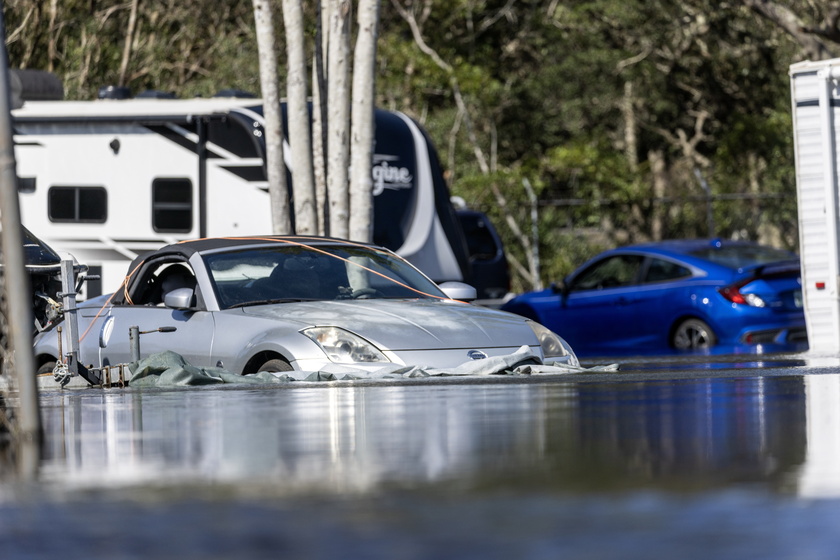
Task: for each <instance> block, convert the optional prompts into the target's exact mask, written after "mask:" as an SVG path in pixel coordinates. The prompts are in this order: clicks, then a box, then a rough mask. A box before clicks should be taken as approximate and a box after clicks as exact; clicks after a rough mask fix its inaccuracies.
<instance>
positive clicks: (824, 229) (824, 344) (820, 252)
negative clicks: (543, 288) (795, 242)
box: [790, 59, 840, 354]
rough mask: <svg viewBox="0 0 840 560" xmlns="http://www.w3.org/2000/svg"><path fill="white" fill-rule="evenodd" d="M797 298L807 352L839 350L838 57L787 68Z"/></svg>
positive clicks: (839, 191)
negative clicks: (795, 204) (796, 216)
mask: <svg viewBox="0 0 840 560" xmlns="http://www.w3.org/2000/svg"><path fill="white" fill-rule="evenodd" d="M790 79H791V96H792V108H793V140H794V154H795V161H796V194H797V202H798V212H799V248H800V256H801V262H802V296H803V303H804V307H805V323H806V328H807V329H808V346H809V349H810V350H811V351H812V352H814V351H815V352H823V353H832V354H835V353H837V352H838V351H840V295H838V291H840V221H838V208H839V207H838V199H840V183H838V164H840V150H839V148H840V146H838V140H840V138H838V130H840V59H834V60H821V61H817V62H810V61H806V62H800V63H797V64H793V65H792V66H791V67H790Z"/></svg>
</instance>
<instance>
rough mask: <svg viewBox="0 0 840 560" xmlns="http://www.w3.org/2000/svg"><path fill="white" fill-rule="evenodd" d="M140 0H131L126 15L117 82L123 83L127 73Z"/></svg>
mask: <svg viewBox="0 0 840 560" xmlns="http://www.w3.org/2000/svg"><path fill="white" fill-rule="evenodd" d="M139 3H140V0H132V1H131V11H130V12H129V16H128V28H127V29H126V30H125V46H124V47H123V54H122V62H121V63H120V79H119V82H118V84H119V85H121V86H124V85H125V75H126V74H127V73H128V63H129V61H130V60H131V49H132V48H133V46H134V45H133V43H134V30H135V28H136V27H137V5H138V4H139Z"/></svg>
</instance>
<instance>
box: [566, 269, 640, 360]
mask: <svg viewBox="0 0 840 560" xmlns="http://www.w3.org/2000/svg"><path fill="white" fill-rule="evenodd" d="M643 261H644V257H642V256H641V255H635V254H619V255H612V256H608V257H606V258H604V259H601V260H599V261H597V262H595V263H593V264H591V265H589V266H588V267H587V268H585V269H584V270H583V271H581V272H580V273H579V274H577V275H575V276H574V277H573V278H572V279H571V280H570V281H569V283H568V285H567V286H566V287H565V289H564V295H563V297H561V300H560V304H559V306H557V308H556V309H555V313H556V315H557V316H556V318H554V319H555V320H554V321H552V323H555V324H558V325H562V327H563V328H562V329H559V330H558V333H560V334H561V335H562V336H563V337H564V338H566V339H567V340H568V341H569V343H570V344H571V345H572V347H573V348H575V350H580V351H583V352H584V353H589V354H591V353H593V352H598V351H611V350H616V349H620V348H624V347H626V346H627V345H628V344H632V341H633V338H634V337H635V335H636V331H635V329H636V325H637V323H638V321H639V314H640V306H639V305H638V297H637V295H636V292H637V288H638V281H639V274H640V270H641V266H642V263H643Z"/></svg>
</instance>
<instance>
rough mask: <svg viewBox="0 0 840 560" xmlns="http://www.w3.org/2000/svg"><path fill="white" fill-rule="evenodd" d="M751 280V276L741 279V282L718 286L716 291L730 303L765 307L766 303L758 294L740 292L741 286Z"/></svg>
mask: <svg viewBox="0 0 840 560" xmlns="http://www.w3.org/2000/svg"><path fill="white" fill-rule="evenodd" d="M752 281H753V279H752V278H748V279H746V280H742V281H741V282H737V283H735V284H732V285H731V286H726V287H723V288H718V292H720V295H722V296H723V297H724V298H726V299H727V300H729V301H731V302H732V303H740V304H741V305H749V306H750V307H766V305H767V304H766V303H765V302H764V300H763V299H761V297H760V296H758V295H756V294H749V293H747V294H745V293H742V292H741V288H743V287H744V286H745V285H746V284H748V283H750V282H752Z"/></svg>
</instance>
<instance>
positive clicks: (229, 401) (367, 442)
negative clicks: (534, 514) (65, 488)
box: [42, 376, 840, 494]
mask: <svg viewBox="0 0 840 560" xmlns="http://www.w3.org/2000/svg"><path fill="white" fill-rule="evenodd" d="M815 377H821V378H822V377H825V379H814V378H803V377H799V376H779V377H745V378H727V379H701V380H696V379H685V380H671V381H655V380H653V381H644V382H622V381H610V382H595V381H588V382H552V383H534V382H529V383H517V382H500V383H494V384H487V383H481V384H472V385H469V384H463V383H458V384H454V383H449V384H447V383H433V382H432V383H428V384H425V383H423V384H421V385H420V386H400V385H388V386H353V385H350V386H334V385H333V386H324V385H319V386H315V387H306V388H296V387H292V388H286V387H284V388H272V389H257V390H254V389H249V390H240V389H216V388H204V389H201V390H195V389H193V390H179V391H167V392H157V391H153V392H140V391H119V392H117V391H115V392H98V391H82V392H48V393H46V394H44V395H43V396H42V411H43V417H44V423H45V434H46V441H45V447H44V449H45V455H44V459H43V473H44V477H45V479H46V480H51V481H56V482H61V481H65V482H73V483H78V484H80V485H82V486H97V485H101V484H107V485H112V484H125V485H136V484H146V483H156V484H157V483H178V484H180V483H183V482H185V481H189V482H191V483H196V484H201V483H226V484H230V485H233V486H234V487H236V488H248V487H251V486H253V485H266V486H268V487H270V488H271V491H272V492H277V493H280V494H283V493H290V492H307V491H318V492H328V493H329V492H348V491H349V492H362V493H364V492H371V491H377V490H382V489H386V488H399V487H417V486H418V485H429V484H431V485H437V484H452V483H456V484H457V485H458V487H459V488H462V489H465V490H468V489H471V488H472V489H480V488H485V489H486V488H496V489H499V488H520V489H523V488H528V489H532V490H535V491H540V492H541V491H548V490H552V489H553V490H559V491H567V490H581V489H584V490H586V489H588V490H597V491H603V490H618V489H625V490H626V489H634V488H666V489H668V488H670V489H677V490H682V489H687V490H693V489H703V488H715V487H727V486H732V485H737V484H743V483H760V484H762V485H766V486H767V487H768V488H769V489H771V490H773V491H781V492H787V491H794V490H795V489H796V487H797V484H798V482H797V477H798V476H800V473H806V472H811V473H813V470H811V471H809V468H808V465H807V461H808V458H809V456H810V454H809V450H810V449H811V448H816V449H819V448H820V445H821V441H822V440H824V439H825V438H826V437H829V438H831V437H833V436H832V435H831V434H828V435H825V434H823V435H821V434H819V433H814V432H813V425H809V421H808V420H807V418H806V417H807V415H808V414H807V413H808V403H809V401H808V399H807V398H806V396H807V393H806V386H807V385H808V384H809V383H815V382H823V383H824V382H826V380H829V381H830V380H831V379H829V378H833V382H834V383H835V384H837V383H838V381H837V379H836V378H834V376H815ZM819 393H820V397H819V398H821V399H823V400H824V399H826V398H828V399H833V401H832V402H831V403H825V402H822V403H821V405H820V408H819V409H820V410H830V409H831V407H832V406H833V409H834V410H840V407H839V406H838V404H840V403H838V402H837V401H838V400H840V391H837V390H835V391H833V392H832V391H824V390H820V391H819ZM808 430H810V431H809V432H808V434H807V435H808V437H806V431H808ZM819 460H820V466H819V468H818V471H817V472H818V473H823V472H826V469H829V470H830V469H831V468H834V470H836V467H838V466H840V460H838V459H837V457H829V458H828V459H825V457H822V458H820V459H819ZM826 461H827V462H826ZM826 465H828V467H826ZM817 482H819V475H817ZM814 485H815V484H814V483H813V474H812V482H809V487H813V486H814ZM817 486H819V485H818V484H817ZM823 486H824V485H823ZM838 489H840V484H838V485H837V488H835V490H838ZM821 491H825V488H824V487H823V488H821Z"/></svg>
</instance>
